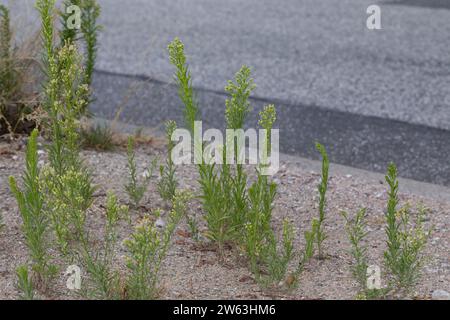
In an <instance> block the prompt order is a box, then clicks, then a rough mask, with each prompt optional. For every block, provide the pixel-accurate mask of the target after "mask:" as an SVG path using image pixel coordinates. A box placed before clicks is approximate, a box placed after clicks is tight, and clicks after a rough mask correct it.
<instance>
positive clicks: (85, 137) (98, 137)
mask: <svg viewBox="0 0 450 320" xmlns="http://www.w3.org/2000/svg"><path fill="white" fill-rule="evenodd" d="M80 139H81V141H82V142H81V144H82V146H83V147H84V148H87V149H94V150H99V151H112V150H114V141H113V132H112V130H111V128H110V127H109V126H108V125H106V124H93V125H87V126H82V127H81V129H80Z"/></svg>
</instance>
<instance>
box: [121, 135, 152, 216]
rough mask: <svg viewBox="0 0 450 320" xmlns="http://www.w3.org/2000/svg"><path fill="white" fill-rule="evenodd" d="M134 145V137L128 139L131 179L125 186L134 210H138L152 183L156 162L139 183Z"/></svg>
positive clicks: (145, 172)
mask: <svg viewBox="0 0 450 320" xmlns="http://www.w3.org/2000/svg"><path fill="white" fill-rule="evenodd" d="M134 144H135V141H134V139H133V137H128V145H127V158H128V172H129V178H128V184H127V185H126V186H125V191H126V192H127V194H128V197H129V198H130V200H131V202H132V204H133V208H134V209H136V210H137V209H138V208H139V204H140V202H141V200H142V198H143V197H144V194H145V191H146V190H147V187H148V185H149V183H150V179H151V178H152V175H153V171H154V169H155V166H156V161H155V160H154V161H153V162H152V164H151V166H150V167H149V168H148V169H146V171H144V173H143V176H144V177H143V180H142V181H139V180H140V179H139V178H138V173H137V166H136V160H135V157H136V154H135V151H134Z"/></svg>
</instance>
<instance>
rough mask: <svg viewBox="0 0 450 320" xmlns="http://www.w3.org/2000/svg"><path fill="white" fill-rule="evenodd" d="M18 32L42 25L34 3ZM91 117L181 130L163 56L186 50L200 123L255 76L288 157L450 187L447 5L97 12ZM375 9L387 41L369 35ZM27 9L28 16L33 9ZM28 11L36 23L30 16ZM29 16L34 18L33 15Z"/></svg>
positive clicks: (216, 114)
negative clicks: (229, 89) (324, 159)
mask: <svg viewBox="0 0 450 320" xmlns="http://www.w3.org/2000/svg"><path fill="white" fill-rule="evenodd" d="M6 2H13V3H14V4H13V7H14V8H15V11H14V12H15V13H16V15H15V16H16V17H17V20H20V21H21V22H22V24H23V21H31V23H30V25H33V24H34V25H35V24H36V23H37V20H36V18H35V17H33V14H32V13H30V8H31V7H32V2H33V1H31V0H9V1H6ZM99 2H100V3H101V4H102V7H103V13H102V19H101V22H102V24H103V25H104V26H105V28H104V31H103V32H102V33H101V37H100V51H99V57H98V58H99V59H98V64H97V73H96V75H95V82H94V89H95V92H96V97H97V100H96V102H95V103H94V105H93V110H94V112H96V113H97V114H98V115H101V116H107V117H111V116H112V115H113V114H114V112H115V110H116V108H117V107H118V106H122V105H123V106H124V111H123V113H122V115H123V119H124V120H128V121H130V122H134V123H136V124H139V125H160V124H161V123H162V122H163V121H164V120H166V119H170V118H175V119H181V118H180V117H181V111H180V109H181V105H180V103H179V101H178V99H177V97H176V89H175V88H174V87H173V86H172V83H173V81H172V74H173V69H172V67H171V66H170V64H169V62H168V58H167V51H166V47H167V44H168V43H169V41H171V40H172V39H173V38H174V37H176V36H178V37H180V38H181V39H182V40H183V42H184V43H185V44H186V52H187V53H188V59H189V63H190V68H191V70H192V75H193V84H194V86H195V87H196V88H197V92H198V98H199V100H200V102H201V108H202V115H203V119H204V121H205V122H206V123H207V124H208V125H211V126H219V127H220V126H221V124H222V123H223V110H224V100H225V98H226V97H225V96H224V95H223V88H224V85H225V84H226V81H227V80H228V79H231V78H232V77H233V75H234V73H235V72H236V71H237V70H238V69H239V68H240V66H241V65H242V64H247V65H249V66H251V67H252V69H253V75H254V78H255V82H256V84H257V89H256V90H255V92H254V100H253V106H254V108H255V111H254V112H253V113H252V119H250V120H249V125H253V124H254V123H255V122H256V119H255V118H256V113H257V112H256V111H257V110H258V109H260V108H261V106H262V105H263V104H264V103H269V102H275V103H276V104H277V106H278V113H279V122H278V126H279V128H280V129H281V135H282V136H281V143H282V150H283V151H286V152H290V153H294V154H300V155H303V156H308V157H312V158H314V157H316V154H315V152H314V150H313V142H314V141H315V140H319V141H321V142H323V143H325V144H327V146H328V148H329V150H330V154H331V158H332V159H333V161H335V162H339V163H343V164H348V165H353V166H355V167H360V168H366V169H371V170H375V171H383V170H384V167H385V165H386V163H387V162H388V161H390V160H394V161H396V162H397V163H398V165H399V167H400V172H401V173H402V175H403V176H405V177H410V178H415V179H419V180H424V181H430V182H435V183H441V184H446V185H450V163H449V161H448V159H449V156H450V146H449V143H448V142H449V141H450V133H449V131H448V130H450V109H449V108H450V37H449V35H450V24H449V21H450V1H444V0H398V1H394V0H381V1H376V0H340V1H336V0H283V1H277V0H245V1H243V0H227V1H219V0H170V1H168V0H127V1H120V0H100V1H99ZM371 4H378V5H379V6H380V7H381V13H382V30H375V31H374V30H368V29H367V28H366V27H365V24H366V19H367V16H368V15H367V14H366V9H367V7H368V6H369V5H371ZM25 7H26V8H28V9H25ZM26 10H28V12H27V11H26ZM31 12H32V11H31Z"/></svg>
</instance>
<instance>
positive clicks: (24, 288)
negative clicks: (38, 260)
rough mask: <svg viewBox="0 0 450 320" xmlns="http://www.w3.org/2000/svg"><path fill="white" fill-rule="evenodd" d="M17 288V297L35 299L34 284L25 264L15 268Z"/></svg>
mask: <svg viewBox="0 0 450 320" xmlns="http://www.w3.org/2000/svg"><path fill="white" fill-rule="evenodd" d="M16 276H17V288H18V289H19V291H20V292H21V294H20V296H19V298H20V299H21V300H35V292H34V284H33V280H32V279H31V277H30V274H29V272H28V267H27V266H25V265H22V266H19V267H17V269H16Z"/></svg>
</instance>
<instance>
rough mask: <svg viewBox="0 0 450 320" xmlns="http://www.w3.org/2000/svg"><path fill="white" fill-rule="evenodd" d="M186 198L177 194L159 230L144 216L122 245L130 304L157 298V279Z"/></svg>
mask: <svg viewBox="0 0 450 320" xmlns="http://www.w3.org/2000/svg"><path fill="white" fill-rule="evenodd" d="M189 199H190V195H189V194H187V193H177V194H176V195H175V197H174V199H173V204H172V207H173V208H172V211H171V212H170V214H169V216H168V217H167V223H166V226H165V227H164V229H163V230H159V229H158V227H156V226H155V223H154V220H153V219H152V218H151V217H149V216H146V217H144V219H142V221H141V222H140V224H139V225H138V226H137V227H136V229H135V232H134V233H133V234H132V235H131V237H130V238H129V239H127V240H126V241H125V247H126V248H127V249H128V257H127V267H128V269H129V272H130V273H129V276H128V277H127V280H126V286H127V287H126V289H127V293H128V298H129V299H133V300H143V299H155V298H156V297H157V295H158V288H157V285H158V279H159V278H158V276H159V270H160V267H161V263H162V262H163V260H164V258H165V256H166V254H167V250H168V249H169V245H170V242H171V239H172V235H173V233H174V231H175V228H176V226H177V225H178V224H179V222H180V220H181V219H182V218H183V217H184V216H185V215H186V211H187V206H188V201H189Z"/></svg>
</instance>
